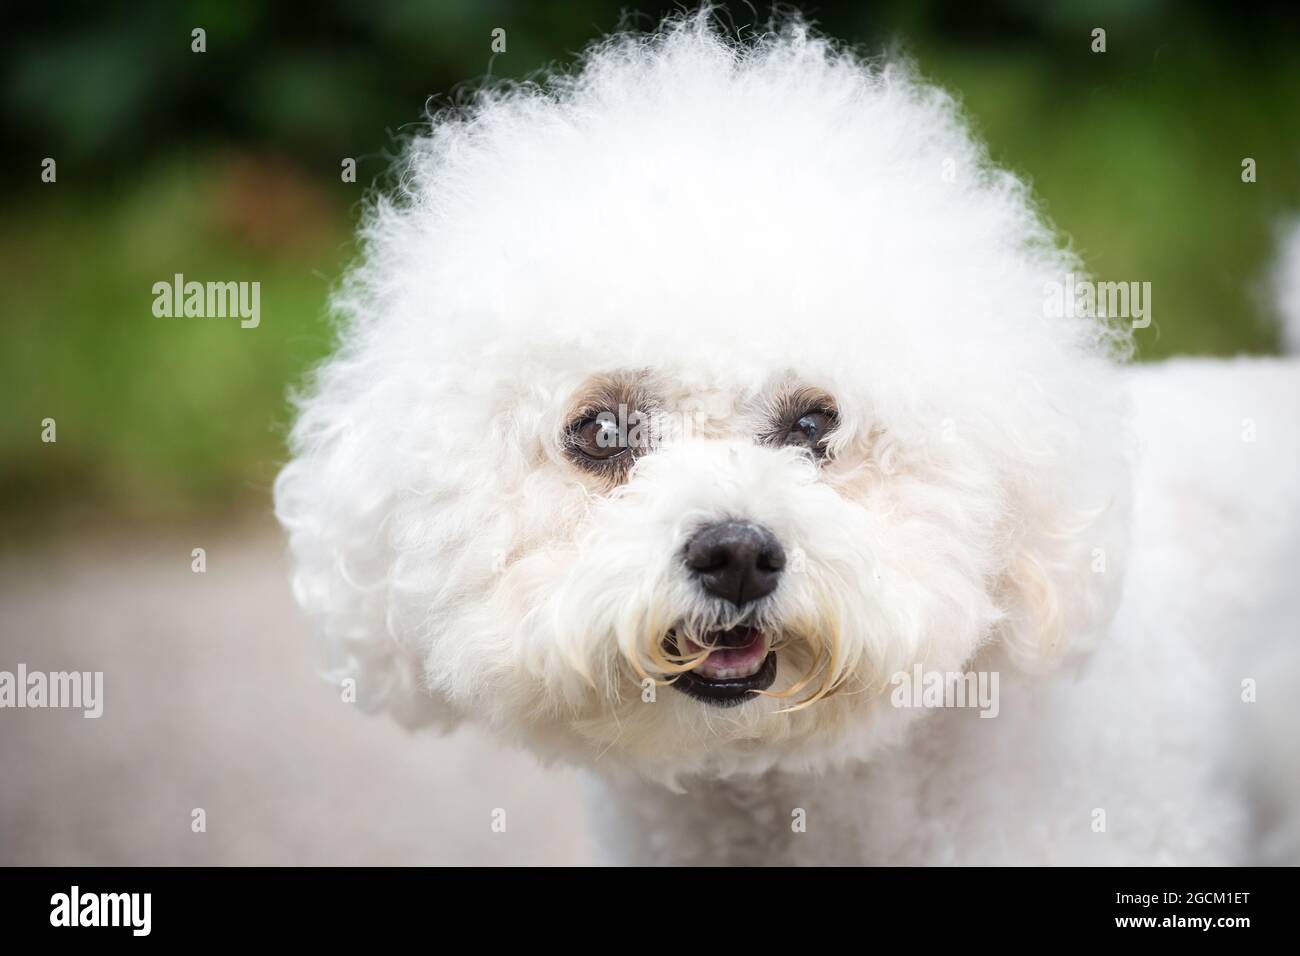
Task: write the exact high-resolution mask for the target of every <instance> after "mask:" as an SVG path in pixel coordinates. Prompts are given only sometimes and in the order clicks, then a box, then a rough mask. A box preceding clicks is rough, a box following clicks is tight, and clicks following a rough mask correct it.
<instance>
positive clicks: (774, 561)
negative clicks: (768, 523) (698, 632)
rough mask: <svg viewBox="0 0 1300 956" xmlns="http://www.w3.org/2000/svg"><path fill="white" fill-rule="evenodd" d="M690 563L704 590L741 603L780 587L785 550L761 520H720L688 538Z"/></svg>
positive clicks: (687, 559) (733, 602)
mask: <svg viewBox="0 0 1300 956" xmlns="http://www.w3.org/2000/svg"><path fill="white" fill-rule="evenodd" d="M686 566H687V567H688V568H690V569H691V570H692V571H693V572H694V573H695V576H696V578H698V579H699V582H700V585H701V586H702V587H703V588H704V590H706V591H708V592H709V593H710V594H716V595H717V596H718V597H720V598H726V599H727V600H728V601H730V602H731V603H732V604H735V605H737V606H740V605H743V604H748V603H749V602H750V601H757V600H758V599H759V598H761V597H766V596H767V595H769V594H771V593H772V592H773V591H775V590H776V582H777V580H778V579H779V578H780V577H781V569H782V568H784V567H785V550H784V549H783V548H782V547H781V542H780V541H777V540H776V535H774V534H772V532H771V531H768V530H767V529H766V528H764V527H763V526H762V525H761V524H754V523H752V522H749V521H720V522H718V523H717V524H711V525H707V526H706V527H704V528H702V529H700V530H699V531H697V532H696V533H695V537H693V538H691V540H690V541H689V542H687V544H686Z"/></svg>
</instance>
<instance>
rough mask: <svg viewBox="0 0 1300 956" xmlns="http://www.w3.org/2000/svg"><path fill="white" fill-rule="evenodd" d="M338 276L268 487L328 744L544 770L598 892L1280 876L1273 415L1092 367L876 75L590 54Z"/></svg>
mask: <svg viewBox="0 0 1300 956" xmlns="http://www.w3.org/2000/svg"><path fill="white" fill-rule="evenodd" d="M364 241H365V248H364V255H363V256H362V261H361V263H360V264H359V265H358V267H357V268H356V269H354V271H353V272H352V273H351V276H350V279H349V280H348V281H347V283H346V284H345V285H344V287H343V289H342V290H341V292H340V294H339V295H338V297H337V299H336V306H337V310H338V312H339V314H340V316H341V319H342V342H341V345H340V347H339V349H338V352H337V354H336V355H335V356H334V357H333V358H332V359H331V360H330V361H329V362H327V363H326V364H325V365H324V366H323V367H322V368H321V369H320V370H319V373H318V375H317V378H316V380H315V381H314V383H313V385H312V387H311V388H310V390H309V392H308V394H306V395H305V396H304V397H303V399H302V401H301V402H300V417H299V420H298V422H297V426H296V428H295V430H294V432H293V440H292V448H293V459H292V461H291V462H290V463H289V464H288V466H287V467H286V468H285V469H284V472H283V474H282V475H281V476H280V479H279V482H278V484H277V489H276V493H277V510H278V514H279V516H280V519H281V520H282V522H283V523H284V525H285V526H286V527H287V528H288V530H289V532H290V536H291V542H292V553H293V557H294V561H295V565H296V573H295V577H294V587H295V592H296V595H297V597H298V600H299V601H300V602H301V603H302V605H303V606H304V607H305V608H306V609H307V610H308V611H309V612H310V613H311V614H312V615H313V617H314V619H315V622H316V626H317V628H318V630H319V633H320V634H321V636H322V637H323V639H324V641H325V642H326V644H327V646H328V647H329V648H330V649H331V650H332V652H333V654H334V664H335V665H337V667H336V671H335V673H336V676H337V677H339V678H348V677H350V678H353V679H355V680H356V682H357V685H356V686H357V690H358V693H359V695H360V698H361V699H362V701H363V702H366V703H368V704H370V705H372V706H373V707H376V708H383V709H388V710H390V711H392V712H394V713H395V714H396V715H397V716H399V718H401V719H403V720H404V721H406V722H408V723H412V724H421V723H439V724H442V725H444V726H447V725H450V724H452V723H454V722H456V721H457V720H460V719H462V718H472V719H476V720H478V721H481V722H482V723H484V724H486V725H487V726H489V727H490V728H492V729H493V730H494V731H496V732H498V733H499V734H500V735H501V736H503V737H504V738H506V739H508V740H512V741H520V742H523V743H525V744H526V745H527V746H529V747H530V748H532V749H534V750H535V751H536V752H538V753H539V754H541V755H543V756H544V757H545V758H548V759H560V760H565V761H571V762H575V763H578V764H580V765H582V766H584V767H586V768H587V769H588V770H589V771H591V772H590V774H589V776H590V778H591V787H592V790H593V793H592V805H593V808H594V811H595V813H594V818H595V822H596V826H597V829H598V832H599V834H600V836H601V843H602V845H603V847H604V848H605V850H606V851H607V853H608V855H609V858H610V859H613V860H629V861H641V862H710V863H753V862H799V863H844V862H878V863H949V862H953V863H998V862H1016V863H1028V862H1051V863H1085V862H1107V861H1108V862H1166V861H1177V862H1230V861H1236V860H1248V859H1262V858H1268V859H1285V858H1289V855H1290V854H1294V853H1296V852H1297V848H1298V847H1300V832H1297V830H1296V828H1295V827H1296V824H1295V822H1294V821H1293V819H1292V818H1291V817H1290V816H1289V815H1288V814H1287V813H1286V812H1285V811H1286V810H1287V809H1288V806H1287V800H1288V796H1289V795H1290V794H1293V793H1294V792H1295V790H1294V789H1292V788H1293V787H1295V781H1294V776H1295V774H1296V773H1297V772H1300V771H1298V770H1297V767H1298V762H1297V761H1296V755H1295V749H1294V747H1295V745H1294V744H1293V743H1290V742H1289V739H1288V738H1290V737H1291V734H1289V733H1286V732H1283V731H1282V730H1281V729H1280V727H1281V726H1282V725H1279V724H1278V723H1277V721H1280V720H1283V719H1289V718H1287V716H1286V715H1285V714H1282V716H1278V714H1279V713H1281V712H1280V711H1274V710H1271V708H1274V707H1277V706H1279V705H1281V703H1282V701H1283V699H1284V698H1287V697H1290V696H1293V695H1295V679H1296V678H1300V673H1297V671H1296V668H1295V666H1294V661H1295V657H1296V655H1295V653H1294V649H1295V629H1296V624H1297V621H1298V620H1300V614H1297V598H1296V593H1295V592H1296V588H1295V568H1296V567H1297V562H1296V558H1297V557H1300V554H1298V553H1297V551H1298V550H1300V549H1298V548H1297V529H1298V528H1300V513H1298V507H1297V506H1298V503H1300V492H1297V476H1298V473H1300V469H1298V468H1297V462H1300V440H1298V439H1297V431H1298V430H1297V427H1296V424H1295V419H1294V416H1295V414H1296V411H1297V409H1300V402H1297V398H1300V374H1298V373H1297V368H1296V367H1295V366H1294V365H1292V364H1290V363H1289V362H1288V361H1286V360H1266V359H1259V360H1251V361H1245V360H1242V361H1238V362H1231V363H1217V362H1208V361H1204V362H1193V361H1188V362H1180V363H1174V364H1170V365H1166V366H1163V367H1148V368H1145V369H1140V370H1138V369H1133V370H1129V369H1126V368H1125V367H1124V366H1123V364H1122V360H1123V359H1124V358H1125V357H1126V355H1127V352H1128V349H1129V344H1130V329H1131V326H1132V324H1133V323H1132V322H1131V321H1130V320H1129V319H1128V318H1124V317H1119V316H1115V315H1113V314H1112V316H1111V318H1109V319H1107V318H1088V317H1075V316H1074V315H1072V314H1070V313H1071V312H1073V310H1065V312H1063V311H1062V310H1059V309H1053V308H1052V307H1051V306H1050V302H1049V300H1050V296H1049V295H1048V294H1047V291H1046V290H1050V289H1054V288H1060V287H1061V283H1062V282H1064V281H1066V279H1067V277H1077V276H1079V275H1081V274H1082V269H1081V267H1080V265H1079V263H1078V262H1077V261H1076V260H1075V259H1074V258H1073V257H1072V256H1071V255H1070V254H1069V253H1068V252H1066V251H1063V250H1062V248H1061V247H1060V245H1059V244H1058V241H1057V238H1056V236H1055V235H1054V234H1053V232H1052V231H1051V229H1050V228H1049V227H1048V226H1047V224H1045V222H1044V221H1043V219H1042V218H1041V216H1040V215H1039V214H1038V213H1037V212H1036V210H1035V208H1034V206H1033V203H1032V201H1031V198H1030V196H1029V195H1028V193H1027V191H1026V188H1025V186H1024V185H1023V184H1022V183H1021V182H1020V181H1019V180H1018V179H1016V178H1015V177H1014V176H1012V175H1010V174H1008V173H1006V172H1003V171H1000V170H998V169H996V168H994V167H992V166H991V165H990V164H989V161H988V159H987V157H986V155H985V152H984V150H983V148H982V147H981V146H980V144H979V143H977V142H976V141H975V140H974V139H973V138H972V137H971V135H970V133H969V131H968V130H967V128H966V126H965V125H964V123H963V121H962V119H961V117H960V115H959V112H958V110H957V108H956V107H955V105H954V102H953V101H952V100H951V99H950V98H949V97H948V96H947V95H945V94H944V93H942V92H940V91H939V90H936V89H934V88H933V87H930V86H927V85H925V84H924V83H922V82H921V81H919V80H918V79H917V78H916V77H915V76H914V75H913V73H912V71H911V70H909V69H908V68H906V67H900V66H898V65H892V64H882V65H877V64H872V63H868V62H865V61H863V60H862V59H860V58H858V57H856V56H854V55H853V54H852V53H850V52H846V51H842V50H840V49H838V48H837V47H835V46H834V45H833V44H831V43H829V42H827V41H826V40H824V39H821V38H818V37H817V36H815V35H813V34H811V33H810V32H809V31H808V30H807V29H806V28H805V27H804V26H802V25H801V24H799V23H798V22H794V23H792V24H787V25H786V26H785V27H783V28H780V29H778V30H776V31H774V32H772V33H770V34H766V35H762V36H755V37H749V38H747V39H744V40H736V39H732V38H728V37H725V36H723V35H721V34H720V33H719V32H718V31H717V30H716V29H715V28H713V27H712V26H711V25H710V22H709V21H708V19H707V18H706V17H705V16H704V15H697V16H693V17H688V18H685V19H681V20H677V21H674V22H670V23H668V24H666V25H664V26H663V27H661V28H660V30H659V31H658V32H657V33H655V34H654V35H651V36H631V35H621V36H616V37H614V38H612V39H609V40H607V41H605V42H603V43H602V44H600V45H598V46H596V47H595V48H593V49H592V50H590V51H588V52H587V54H586V55H585V56H584V58H583V60H582V62H581V64H580V68H578V69H576V70H574V71H573V72H570V73H565V74H559V75H555V76H552V77H550V78H549V79H548V80H546V81H545V82H544V83H542V84H540V85H528V86H521V87H512V88H509V89H506V90H503V91H502V90H498V91H495V92H490V93H486V94H484V95H483V96H482V97H481V98H480V99H479V100H478V102H476V104H475V105H474V106H473V107H472V108H470V109H468V110H464V111H461V112H454V113H447V114H443V115H440V116H438V117H436V118H435V120H434V122H433V124H432V129H431V131H430V132H429V133H428V135H427V136H425V137H423V138H421V139H418V140H417V141H415V142H414V143H413V145H412V146H411V148H410V150H409V154H408V159H407V165H406V167H405V173H404V176H403V178H402V181H401V188H400V192H399V194H398V195H396V196H394V197H391V198H381V199H379V200H378V201H377V202H376V204H375V205H374V207H373V209H372V210H371V211H370V213H369V215H368V218H367V225H366V227H365V229H364ZM1165 321H1166V322H1167V323H1168V324H1170V325H1172V324H1174V323H1176V322H1177V318H1176V317H1173V316H1171V317H1168V318H1167V319H1165ZM1121 596H1122V598H1123V599H1122V600H1121ZM1288 641H1289V642H1290V647H1289V648H1288V646H1287V643H1286V642H1288ZM1283 667H1290V672H1289V673H1290V675H1291V679H1290V680H1284V679H1281V678H1280V677H1279V676H1278V675H1280V674H1282V673H1283V671H1282V670H1281V668H1283ZM961 704H965V705H967V706H960V705H961ZM988 718H992V719H988ZM1268 741H1275V743H1274V744H1269V743H1268ZM1256 744H1258V745H1259V746H1256ZM1288 746H1289V747H1291V750H1290V753H1289V754H1287V753H1285V748H1286V747H1288ZM1279 747H1280V748H1282V749H1283V753H1282V754H1281V755H1279ZM1252 755H1253V756H1252ZM1256 757H1258V759H1256ZM1265 758H1266V759H1265ZM1288 775H1290V776H1288ZM1290 809H1294V808H1293V807H1291V808H1290Z"/></svg>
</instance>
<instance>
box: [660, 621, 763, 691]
mask: <svg viewBox="0 0 1300 956" xmlns="http://www.w3.org/2000/svg"><path fill="white" fill-rule="evenodd" d="M669 640H670V642H672V643H673V645H674V647H673V648H671V649H673V650H676V651H677V652H679V653H681V654H686V655H690V654H698V653H700V652H703V651H705V650H707V651H708V656H707V657H705V658H704V660H702V661H700V662H699V663H698V664H697V665H696V666H695V668H694V669H692V670H689V671H686V672H685V673H683V674H680V675H678V677H677V679H676V680H675V681H673V687H675V688H676V689H677V690H679V691H681V692H682V693H684V694H686V695H687V696H689V697H693V698H695V699H696V700H698V701H702V702H704V703H706V704H712V705H714V706H715V707H735V706H737V705H739V704H743V703H745V701H747V700H752V699H753V698H754V697H756V696H757V692H758V691H763V690H767V688H769V687H771V686H772V682H773V681H775V680H776V651H774V650H772V639H771V637H770V636H769V635H767V634H764V633H763V632H762V631H759V630H758V629H757V628H753V627H733V628H730V629H728V630H725V631H712V632H710V633H709V634H707V635H705V636H704V641H705V643H704V644H698V643H696V642H695V641H693V640H691V639H690V638H680V639H679V638H676V637H672V638H670V639H669ZM678 643H680V644H681V645H682V646H680V647H676V646H675V645H677V644H678Z"/></svg>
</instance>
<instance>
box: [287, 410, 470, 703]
mask: <svg viewBox="0 0 1300 956" xmlns="http://www.w3.org/2000/svg"><path fill="white" fill-rule="evenodd" d="M379 404H380V403H379V401H378V400H375V401H372V402H368V403H367V402H336V401H335V398H334V395H333V394H332V392H331V390H329V389H327V388H323V389H321V391H320V392H319V393H318V394H316V395H314V396H313V397H311V398H310V399H309V400H307V401H306V402H304V403H303V404H302V405H301V408H300V416H299V420H298V422H297V425H296V427H295V429H294V433H293V438H292V441H291V446H292V449H293V452H294V458H293V460H292V461H290V462H289V464H288V465H286V466H285V468H284V469H283V470H282V471H281V473H280V475H279V477H278V478H277V479H276V484H275V508H276V516H277V517H278V518H279V520H280V522H281V524H283V525H284V527H285V529H286V530H287V531H288V533H289V550H290V560H291V562H292V566H293V568H292V580H293V591H294V596H295V598H296V599H297V601H298V603H299V604H300V605H301V606H302V607H303V609H304V610H306V611H307V613H308V615H309V616H310V618H311V622H312V626H313V629H314V631H315V634H316V636H317V638H318V639H319V640H318V643H319V645H320V647H321V648H322V651H323V655H324V660H323V670H324V676H325V677H326V678H327V679H328V680H329V681H330V682H331V683H334V684H336V685H338V686H339V693H340V694H341V695H342V697H343V699H344V700H348V701H351V702H355V703H356V704H357V705H358V706H360V707H361V708H362V709H364V710H367V711H386V712H388V713H390V714H392V716H393V717H394V718H396V719H397V720H398V721H399V722H400V723H402V724H403V725H405V726H408V727H417V726H427V725H434V726H441V727H443V728H450V727H451V726H453V725H454V724H455V723H457V722H458V720H459V715H458V714H457V713H456V711H455V710H454V709H453V708H452V706H451V705H450V704H449V703H447V702H446V701H445V700H444V699H443V698H442V697H441V696H440V695H438V694H436V693H434V692H432V691H431V690H430V689H429V688H428V686H427V682H426V680H425V677H424V652H423V651H422V649H421V648H420V647H419V646H418V644H417V643H415V642H414V640H415V639H414V638H413V637H412V636H411V635H412V631H411V630H409V629H407V628H402V627H394V626H393V624H394V621H393V620H392V617H393V612H392V608H393V607H394V594H395V592H396V593H400V592H401V590H402V588H403V586H404V584H403V581H402V579H401V576H400V574H399V573H398V572H399V569H400V561H399V556H398V555H397V553H396V549H395V548H394V547H393V543H392V541H391V525H392V522H393V509H394V501H395V498H396V487H397V485H398V484H399V483H400V482H401V481H402V475H401V474H400V468H399V467H398V462H395V461H394V456H393V452H392V449H393V447H394V440H393V435H392V434H390V430H389V429H388V428H386V427H385V425H384V422H385V421H391V420H392V419H394V418H397V417H399V416H387V417H386V418H378V417H374V411H373V410H374V407H376V406H378V405H379ZM368 416H369V417H368Z"/></svg>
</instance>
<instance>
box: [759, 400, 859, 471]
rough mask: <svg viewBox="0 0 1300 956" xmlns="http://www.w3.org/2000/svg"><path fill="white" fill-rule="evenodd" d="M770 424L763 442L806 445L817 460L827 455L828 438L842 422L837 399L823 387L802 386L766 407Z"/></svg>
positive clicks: (762, 433) (761, 439) (761, 438)
mask: <svg viewBox="0 0 1300 956" xmlns="http://www.w3.org/2000/svg"><path fill="white" fill-rule="evenodd" d="M766 416H767V426H766V428H765V430H764V431H763V432H761V433H760V434H759V441H760V442H762V443H763V444H767V445H778V446H780V445H788V446H791V447H799V448H806V449H807V450H808V452H809V454H811V455H812V456H813V458H815V459H818V460H820V459H822V458H824V457H826V454H827V444H826V442H827V439H828V438H829V437H830V434H831V432H833V431H834V430H835V426H836V425H837V424H838V423H839V409H838V408H837V406H836V404H835V400H834V398H832V397H831V396H830V394H829V393H827V392H825V391H822V390H821V389H817V388H811V387H798V388H793V389H787V390H784V391H782V392H781V393H779V394H778V395H777V397H776V398H775V400H773V401H772V402H771V403H770V404H769V405H768V406H767V408H766Z"/></svg>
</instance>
